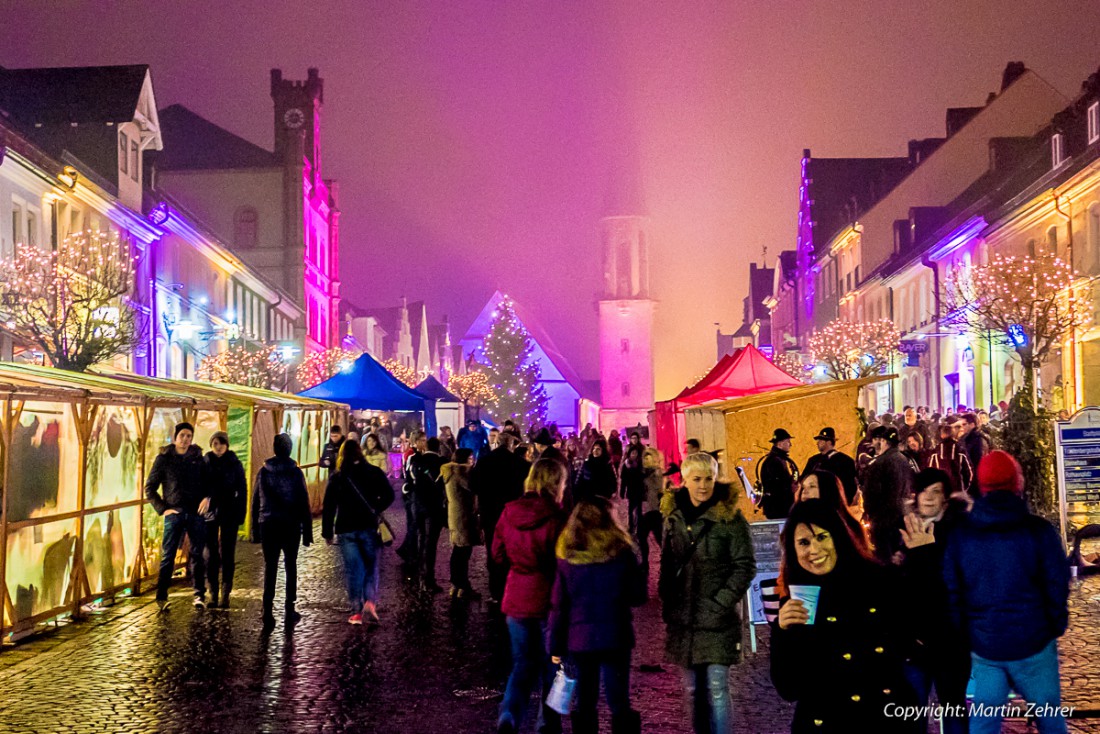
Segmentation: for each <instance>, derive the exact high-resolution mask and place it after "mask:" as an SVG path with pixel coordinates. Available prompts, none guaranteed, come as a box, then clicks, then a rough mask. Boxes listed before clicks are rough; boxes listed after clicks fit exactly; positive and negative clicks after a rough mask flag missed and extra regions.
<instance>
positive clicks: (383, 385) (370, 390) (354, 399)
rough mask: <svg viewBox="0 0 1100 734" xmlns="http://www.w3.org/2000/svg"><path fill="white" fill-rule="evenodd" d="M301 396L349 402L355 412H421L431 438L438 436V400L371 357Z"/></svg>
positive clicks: (338, 373) (361, 358)
mask: <svg viewBox="0 0 1100 734" xmlns="http://www.w3.org/2000/svg"><path fill="white" fill-rule="evenodd" d="M298 394H299V395H301V396H303V397H307V398H316V399H322V400H333V401H335V402H339V403H345V404H346V405H348V406H349V407H350V408H351V409H352V410H394V411H402V412H420V413H423V414H424V429H425V430H426V431H427V432H428V435H429V436H434V435H435V434H436V420H435V400H433V399H431V398H429V397H425V396H424V395H421V394H420V393H419V392H417V391H416V390H414V389H412V388H411V387H409V386H408V385H406V384H405V383H403V382H401V381H400V380H398V379H397V378H396V377H394V376H393V375H391V374H390V373H389V371H388V370H387V369H386V368H385V367H383V366H382V365H380V364H379V363H378V362H377V361H375V359H374V357H372V356H370V355H369V354H363V355H362V356H360V357H359V358H358V359H357V360H355V362H353V363H352V365H351V367H350V368H348V369H347V370H343V371H340V372H337V373H336V374H335V375H333V376H332V377H330V378H329V379H327V380H325V381H324V382H322V383H320V384H319V385H314V386H313V387H311V388H309V389H308V390H304V391H302V392H300V393H298Z"/></svg>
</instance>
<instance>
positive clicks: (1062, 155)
mask: <svg viewBox="0 0 1100 734" xmlns="http://www.w3.org/2000/svg"><path fill="white" fill-rule="evenodd" d="M1065 160H1066V138H1065V136H1064V135H1062V133H1055V134H1054V135H1052V136H1051V138H1050V162H1051V166H1052V167H1054V168H1057V167H1058V166H1060V165H1062V164H1063V163H1064V162H1065Z"/></svg>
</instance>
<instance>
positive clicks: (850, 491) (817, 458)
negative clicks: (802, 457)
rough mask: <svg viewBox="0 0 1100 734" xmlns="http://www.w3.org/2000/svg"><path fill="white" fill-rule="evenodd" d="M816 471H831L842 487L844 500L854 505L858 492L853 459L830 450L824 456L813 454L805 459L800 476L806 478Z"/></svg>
mask: <svg viewBox="0 0 1100 734" xmlns="http://www.w3.org/2000/svg"><path fill="white" fill-rule="evenodd" d="M818 469H824V470H825V471H831V472H832V473H833V474H835V475H836V478H837V479H839V480H840V484H841V486H843V487H844V499H845V500H847V501H848V504H849V505H852V504H855V501H856V492H858V491H859V483H858V482H857V480H856V474H857V472H856V460H855V459H853V458H852V457H851V456H848V455H847V454H844V453H841V452H840V451H837V450H836V449H832V450H830V451H829V452H827V453H824V454H814V455H813V456H811V457H810V458H809V459H807V461H806V468H805V469H804V470H803V472H802V476H806V475H807V474H809V473H810V472H813V471H817V470H818Z"/></svg>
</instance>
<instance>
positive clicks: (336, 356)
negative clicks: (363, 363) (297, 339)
mask: <svg viewBox="0 0 1100 734" xmlns="http://www.w3.org/2000/svg"><path fill="white" fill-rule="evenodd" d="M360 354H362V352H353V351H352V350H350V349H344V348H342V347H333V348H332V349H326V350H325V351H323V352H313V353H312V354H310V355H309V356H308V357H306V358H305V359H304V360H302V363H301V364H300V365H298V369H297V370H295V372H294V375H295V377H297V378H298V386H299V387H300V388H301V389H302V390H307V389H309V388H311V387H313V386H314V385H317V384H320V383H322V382H324V381H325V380H327V379H328V378H330V377H332V376H333V375H335V374H336V373H337V372H339V371H341V370H345V369H349V368H350V367H351V365H352V364H354V363H355V360H357V359H358V358H359V355H360Z"/></svg>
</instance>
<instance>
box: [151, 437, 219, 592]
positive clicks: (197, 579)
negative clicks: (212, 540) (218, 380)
mask: <svg viewBox="0 0 1100 734" xmlns="http://www.w3.org/2000/svg"><path fill="white" fill-rule="evenodd" d="M194 437H195V427H194V426H192V425H191V424H190V423H179V424H177V425H176V429H175V431H174V433H173V438H172V443H170V444H169V445H167V446H165V447H164V448H163V449H161V450H160V453H159V454H157V458H156V459H154V460H153V468H152V469H150V470H149V477H148V478H147V479H146V480H145V499H147V500H148V501H149V502H150V503H152V505H153V509H155V510H156V511H157V514H158V515H163V516H164V536H163V539H162V540H161V546H160V573H159V574H158V575H157V605H158V606H159V607H160V610H161V611H164V610H166V609H168V586H169V584H171V583H172V572H173V571H174V570H175V567H176V551H177V550H179V547H180V542H181V541H182V540H183V534H184V533H187V538H188V540H189V541H190V543H191V548H190V551H189V553H188V561H189V562H190V566H191V577H192V581H194V585H195V601H194V604H195V608H196V609H204V608H206V567H205V564H204V563H203V558H202V551H203V548H205V547H206V521H205V520H204V519H203V514H204V513H206V512H207V511H208V510H209V509H210V495H209V483H208V482H207V478H206V465H205V464H204V463H203V459H202V449H200V448H199V447H198V446H195V445H193V444H192V443H191V441H192V439H194ZM161 489H163V490H164V494H163V495H162V494H161V492H160V490H161Z"/></svg>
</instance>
